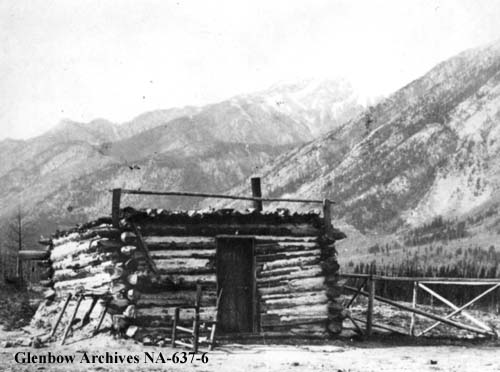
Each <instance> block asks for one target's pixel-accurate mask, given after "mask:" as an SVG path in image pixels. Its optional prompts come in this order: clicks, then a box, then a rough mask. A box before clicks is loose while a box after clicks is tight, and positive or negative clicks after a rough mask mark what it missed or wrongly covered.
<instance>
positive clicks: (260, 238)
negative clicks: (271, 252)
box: [255, 234, 318, 244]
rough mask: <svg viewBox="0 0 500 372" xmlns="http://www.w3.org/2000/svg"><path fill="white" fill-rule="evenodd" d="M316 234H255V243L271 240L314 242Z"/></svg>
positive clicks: (269, 241)
mask: <svg viewBox="0 0 500 372" xmlns="http://www.w3.org/2000/svg"><path fill="white" fill-rule="evenodd" d="M317 240H318V235H316V234H314V235H311V236H286V235H255V241H256V244H265V243H273V242H277V241H280V242H316V241H317Z"/></svg>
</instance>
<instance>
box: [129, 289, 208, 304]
mask: <svg viewBox="0 0 500 372" xmlns="http://www.w3.org/2000/svg"><path fill="white" fill-rule="evenodd" d="M195 301H196V291H194V290H186V291H168V292H161V293H153V294H142V295H141V298H140V299H139V300H138V301H137V305H138V306H139V307H141V308H143V307H155V306H159V307H161V306H164V307H175V306H186V305H193V304H194V303H195ZM215 301H216V295H215V291H206V290H203V291H202V296H201V305H202V306H214V305H215Z"/></svg>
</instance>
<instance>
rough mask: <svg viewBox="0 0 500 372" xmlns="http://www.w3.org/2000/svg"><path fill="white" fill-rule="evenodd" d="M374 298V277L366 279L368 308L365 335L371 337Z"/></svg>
mask: <svg viewBox="0 0 500 372" xmlns="http://www.w3.org/2000/svg"><path fill="white" fill-rule="evenodd" d="M374 300H375V279H373V276H372V275H370V277H369V279H368V309H367V312H366V337H371V335H372V327H373V302H374Z"/></svg>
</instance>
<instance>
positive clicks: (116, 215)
mask: <svg viewBox="0 0 500 372" xmlns="http://www.w3.org/2000/svg"><path fill="white" fill-rule="evenodd" d="M121 196H122V189H113V200H112V201H111V221H112V222H113V227H119V225H120V199H121Z"/></svg>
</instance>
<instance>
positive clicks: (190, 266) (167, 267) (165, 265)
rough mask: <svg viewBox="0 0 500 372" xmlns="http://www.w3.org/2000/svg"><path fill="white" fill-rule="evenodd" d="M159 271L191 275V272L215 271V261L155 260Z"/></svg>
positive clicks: (186, 259)
mask: <svg viewBox="0 0 500 372" xmlns="http://www.w3.org/2000/svg"><path fill="white" fill-rule="evenodd" d="M154 261H155V264H156V267H157V268H158V270H163V271H164V272H179V273H180V272H183V273H189V272H190V270H199V269H209V270H210V269H212V270H213V269H214V264H215V262H214V260H209V259H206V258H170V259H155V260H154Z"/></svg>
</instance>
